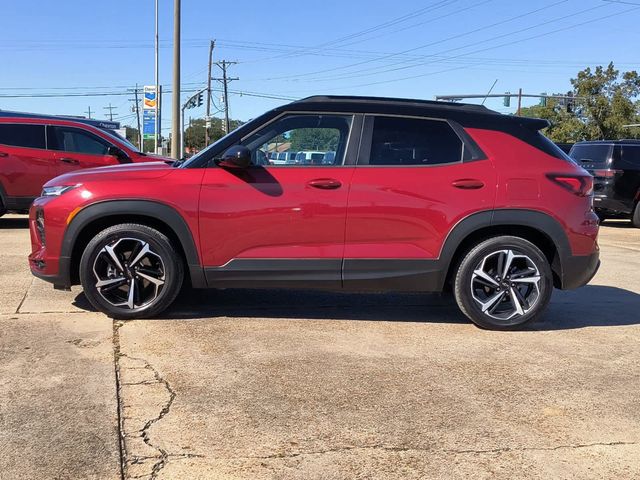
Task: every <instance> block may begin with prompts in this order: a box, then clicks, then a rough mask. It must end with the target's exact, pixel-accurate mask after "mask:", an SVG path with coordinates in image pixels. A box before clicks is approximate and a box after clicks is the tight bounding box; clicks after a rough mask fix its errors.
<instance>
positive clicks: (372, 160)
mask: <svg viewBox="0 0 640 480" xmlns="http://www.w3.org/2000/svg"><path fill="white" fill-rule="evenodd" d="M462 146H463V144H462V140H460V137H458V135H457V134H456V133H455V132H454V131H453V129H452V128H451V127H450V126H449V124H448V123H447V122H444V121H440V120H423V119H415V118H401V117H382V116H380V117H375V120H374V124H373V136H372V142H371V154H370V156H369V165H397V166H401V165H415V166H418V165H441V164H446V163H456V162H460V161H461V160H462Z"/></svg>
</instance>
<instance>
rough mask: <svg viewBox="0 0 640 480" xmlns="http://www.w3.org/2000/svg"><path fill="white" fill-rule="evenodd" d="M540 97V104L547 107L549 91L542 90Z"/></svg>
mask: <svg viewBox="0 0 640 480" xmlns="http://www.w3.org/2000/svg"><path fill="white" fill-rule="evenodd" d="M540 95H541V97H540V106H541V107H546V106H547V92H542V93H541V94H540Z"/></svg>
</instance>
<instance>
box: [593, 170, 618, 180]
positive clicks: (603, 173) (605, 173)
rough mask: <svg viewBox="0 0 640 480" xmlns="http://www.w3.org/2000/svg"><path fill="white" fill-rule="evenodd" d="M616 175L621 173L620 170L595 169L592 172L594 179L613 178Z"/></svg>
mask: <svg viewBox="0 0 640 480" xmlns="http://www.w3.org/2000/svg"><path fill="white" fill-rule="evenodd" d="M616 173H622V170H610V169H608V168H607V169H597V170H594V171H593V176H594V177H602V178H613V177H615V176H616Z"/></svg>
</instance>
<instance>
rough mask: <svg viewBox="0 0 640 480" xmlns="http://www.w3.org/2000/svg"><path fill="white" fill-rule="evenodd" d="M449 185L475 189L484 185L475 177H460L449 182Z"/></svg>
mask: <svg viewBox="0 0 640 480" xmlns="http://www.w3.org/2000/svg"><path fill="white" fill-rule="evenodd" d="M451 185H453V186H454V187H456V188H461V189H463V190H477V189H479V188H482V187H484V182H482V181H480V180H476V179H475V178H461V179H460V180H454V181H453V182H451Z"/></svg>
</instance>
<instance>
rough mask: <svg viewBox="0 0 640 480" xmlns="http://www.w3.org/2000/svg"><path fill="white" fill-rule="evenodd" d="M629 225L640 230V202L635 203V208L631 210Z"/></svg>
mask: <svg viewBox="0 0 640 480" xmlns="http://www.w3.org/2000/svg"><path fill="white" fill-rule="evenodd" d="M631 225H633V226H634V227H636V228H640V202H638V203H636V208H635V209H634V210H633V215H632V217H631Z"/></svg>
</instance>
